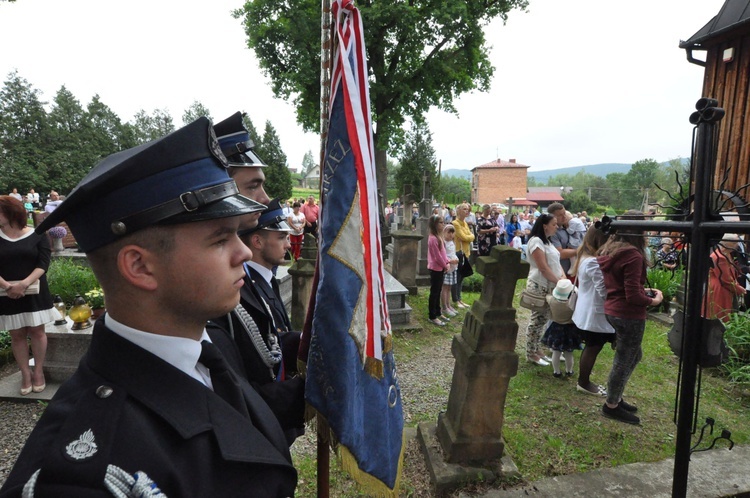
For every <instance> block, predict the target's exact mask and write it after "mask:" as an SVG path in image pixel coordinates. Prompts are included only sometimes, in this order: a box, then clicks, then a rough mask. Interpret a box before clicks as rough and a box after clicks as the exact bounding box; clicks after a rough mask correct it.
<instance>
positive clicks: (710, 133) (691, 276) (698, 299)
mask: <svg viewBox="0 0 750 498" xmlns="http://www.w3.org/2000/svg"><path fill="white" fill-rule="evenodd" d="M718 119H721V117H718ZM718 119H715V121H718ZM715 121H714V120H711V121H703V122H701V123H699V124H698V139H697V142H696V150H695V159H696V165H697V168H696V175H695V197H694V205H693V220H692V225H693V226H692V230H691V234H690V240H689V241H688V242H689V243H690V247H689V260H688V277H687V296H686V300H685V330H684V334H685V336H684V341H683V347H682V362H683V363H682V379H681V383H680V390H679V402H678V409H677V437H676V446H675V465H674V474H673V481H672V496H673V497H675V498H682V497H684V496H686V495H687V485H688V470H689V466H690V447H691V441H692V421H693V410H694V408H695V384H696V377H697V371H698V358H699V355H700V345H701V330H702V329H703V327H704V324H705V319H704V318H702V317H701V304H702V301H703V291H704V289H703V282H704V281H705V277H706V275H707V273H708V261H709V257H708V255H709V250H710V238H711V234H712V231H711V230H710V229H707V227H705V226H701V224H702V223H704V222H705V221H708V220H710V214H709V210H710V202H711V191H712V188H711V183H712V182H711V179H712V175H713V163H714V147H715V146H714V134H715V131H716V125H715Z"/></svg>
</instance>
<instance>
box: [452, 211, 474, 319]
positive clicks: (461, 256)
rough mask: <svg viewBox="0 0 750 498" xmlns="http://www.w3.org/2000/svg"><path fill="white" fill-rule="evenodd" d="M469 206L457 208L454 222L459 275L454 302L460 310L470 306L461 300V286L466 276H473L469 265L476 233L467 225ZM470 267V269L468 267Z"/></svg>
mask: <svg viewBox="0 0 750 498" xmlns="http://www.w3.org/2000/svg"><path fill="white" fill-rule="evenodd" d="M469 210H470V208H469V205H468V204H459V205H458V206H457V207H456V219H455V220H453V222H452V224H453V228H455V230H456V237H455V240H456V255H457V256H458V274H457V275H456V277H457V278H456V287H455V289H456V292H455V294H454V295H453V296H452V297H453V302H454V303H456V306H458V307H459V308H468V307H469V305H468V304H466V303H465V302H463V301H462V300H461V285H463V280H464V277H465V276H468V275H471V274H472V273H474V272H473V270H472V269H471V265H470V264H469V256H471V243H472V242H474V232H472V230H471V227H469V225H468V223H466V217H467V216H468V215H469ZM467 265H468V267H467Z"/></svg>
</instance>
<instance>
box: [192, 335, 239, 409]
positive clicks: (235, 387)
mask: <svg viewBox="0 0 750 498" xmlns="http://www.w3.org/2000/svg"><path fill="white" fill-rule="evenodd" d="M198 361H199V362H201V363H202V364H203V365H205V366H206V368H208V370H209V371H210V372H211V384H213V386H214V392H215V393H216V394H218V395H219V396H220V397H221V398H222V399H223V400H224V401H226V402H227V403H229V404H230V405H232V406H233V407H234V409H235V410H237V411H238V412H240V413H241V414H242V415H244V416H245V417H247V418H250V414H249V413H248V411H247V405H246V404H245V397H244V396H243V395H242V389H241V388H240V383H239V380H238V379H237V377H236V376H235V374H234V372H232V370H230V368H229V364H228V363H227V361H226V360H225V359H224V356H223V355H222V354H221V351H219V348H217V347H216V346H214V345H213V343H210V342H208V341H201V356H200V358H199V359H198Z"/></svg>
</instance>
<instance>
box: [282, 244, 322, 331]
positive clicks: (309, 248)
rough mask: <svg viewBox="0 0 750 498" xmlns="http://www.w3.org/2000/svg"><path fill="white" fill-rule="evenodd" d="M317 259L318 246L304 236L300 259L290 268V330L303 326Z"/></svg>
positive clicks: (300, 328)
mask: <svg viewBox="0 0 750 498" xmlns="http://www.w3.org/2000/svg"><path fill="white" fill-rule="evenodd" d="M317 259H318V244H317V241H316V240H315V237H313V236H312V235H311V234H309V233H308V234H306V235H305V243H304V244H303V245H302V251H301V252H300V257H299V258H297V261H295V262H294V263H293V264H292V266H291V267H289V270H288V272H289V275H291V277H292V278H291V287H292V301H291V317H290V320H291V322H292V329H294V330H302V327H303V326H304V325H305V317H306V316H307V308H308V306H309V304H310V296H311V295H312V291H313V277H314V276H315V261H316V260H317ZM287 309H290V308H287Z"/></svg>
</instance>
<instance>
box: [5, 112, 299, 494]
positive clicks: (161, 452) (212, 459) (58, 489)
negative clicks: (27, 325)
mask: <svg viewBox="0 0 750 498" xmlns="http://www.w3.org/2000/svg"><path fill="white" fill-rule="evenodd" d="M226 167H227V164H226V158H225V157H224V156H223V155H222V154H221V152H220V148H219V145H218V143H217V141H216V138H215V136H214V134H213V131H212V128H211V123H210V121H209V120H208V119H206V118H201V119H198V120H197V121H195V122H193V123H191V124H190V125H188V126H186V127H184V128H182V129H180V130H177V131H176V132H174V133H172V134H170V135H167V136H166V137H164V138H162V139H159V140H155V141H153V142H149V143H147V144H144V145H141V146H139V147H135V148H133V149H129V150H125V151H122V152H119V153H117V154H113V155H112V156H109V157H107V158H105V159H104V160H103V161H102V162H100V163H99V164H98V165H97V166H96V167H94V169H92V170H91V172H90V173H89V174H88V175H87V176H86V177H85V178H84V179H83V180H82V181H81V182H80V183H79V185H78V186H77V187H76V188H75V189H74V190H73V192H72V193H71V194H70V196H68V198H67V199H66V201H65V202H64V203H63V204H61V205H60V207H59V208H58V209H57V210H55V211H54V212H53V213H52V214H50V215H49V217H47V219H46V220H45V221H44V222H43V223H42V224H41V225H40V226H39V227H38V228H37V231H38V232H44V231H45V230H47V229H48V228H49V227H51V226H54V225H55V224H57V223H60V222H61V221H66V222H67V224H68V225H69V226H70V228H71V230H72V231H73V233H74V235H75V236H76V240H77V241H78V243H79V244H80V246H81V247H82V248H83V250H84V251H85V252H86V254H87V256H88V258H89V260H90V262H91V266H92V268H93V269H94V272H95V273H96V276H97V278H98V279H99V282H100V284H101V286H102V288H103V290H104V292H105V294H106V296H107V297H106V305H107V313H106V314H105V315H104V317H103V318H100V319H99V320H98V321H97V322H96V325H95V327H94V330H93V334H92V339H91V345H90V347H89V350H88V352H87V353H86V354H85V355H84V357H83V359H82V360H81V363H80V365H79V367H78V369H77V371H76V372H75V374H74V375H73V376H72V377H71V379H70V380H68V381H67V382H65V383H64V384H63V385H62V386H61V387H60V389H59V390H58V392H57V394H56V395H55V397H54V398H53V399H52V401H51V402H50V405H49V407H48V408H47V409H46V410H45V412H44V414H43V415H42V418H41V419H40V421H39V423H38V424H37V426H36V428H35V429H34V431H33V432H32V434H31V436H30V437H29V439H28V441H27V443H26V446H25V447H24V449H23V451H22V452H21V455H20V456H19V458H18V460H17V462H16V464H15V466H14V468H13V471H12V472H11V474H10V476H9V477H8V479H7V481H6V482H5V485H4V486H3V488H2V490H0V497H5V496H20V495H21V493H22V492H23V493H24V496H37V497H39V496H144V497H145V496H157V495H158V496H173V497H176V496H232V495H236V494H237V492H238V490H242V493H244V494H247V495H251V496H268V497H275V496H291V495H293V494H294V489H295V487H296V480H297V477H296V471H295V470H294V468H293V466H292V463H291V457H290V455H289V451H288V448H287V446H286V441H285V439H284V434H283V432H282V430H281V428H280V426H279V424H278V422H277V421H276V419H275V417H274V416H273V414H272V412H271V410H270V409H269V407H268V406H267V404H266V403H265V402H264V401H263V400H262V399H261V398H260V396H259V395H258V394H257V393H256V392H255V391H254V390H253V389H252V388H251V387H250V386H249V384H248V383H247V382H246V381H245V380H244V379H242V378H239V377H238V376H237V375H236V374H235V373H234V372H233V371H232V370H231V369H230V368H228V366H227V362H226V361H225V359H224V357H223V356H222V354H221V353H220V352H218V350H217V348H216V347H215V346H213V344H212V343H211V342H210V339H209V336H208V334H207V333H206V331H205V328H204V325H205V322H206V321H207V320H208V319H209V318H210V317H212V316H217V315H220V314H222V313H226V312H228V311H229V310H231V309H232V308H234V306H236V304H237V303H238V301H239V290H240V288H241V287H242V283H243V277H244V275H245V272H244V269H243V263H244V262H245V260H247V259H248V258H249V257H250V251H249V250H248V249H247V247H246V246H245V245H244V244H243V243H242V242H241V241H240V240H239V238H238V237H237V231H238V229H239V224H240V217H241V216H243V215H248V214H251V213H257V212H259V210H261V209H263V207H262V206H261V205H260V204H258V203H257V202H254V201H252V200H250V199H248V198H246V197H243V196H242V195H239V193H238V190H237V186H236V184H235V182H234V181H232V180H231V179H230V178H229V176H228V175H227V172H226ZM159 492H160V493H161V494H159Z"/></svg>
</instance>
